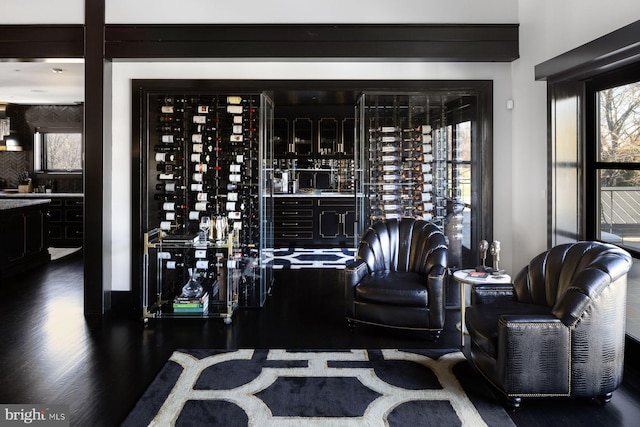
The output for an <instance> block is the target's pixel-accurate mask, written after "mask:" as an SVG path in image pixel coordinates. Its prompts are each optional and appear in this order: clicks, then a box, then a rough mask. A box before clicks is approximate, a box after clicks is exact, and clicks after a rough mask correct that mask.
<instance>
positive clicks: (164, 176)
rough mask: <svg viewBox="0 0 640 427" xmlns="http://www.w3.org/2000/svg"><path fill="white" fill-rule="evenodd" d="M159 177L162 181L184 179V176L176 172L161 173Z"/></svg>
mask: <svg viewBox="0 0 640 427" xmlns="http://www.w3.org/2000/svg"><path fill="white" fill-rule="evenodd" d="M158 179H159V180H160V181H178V180H181V179H182V176H181V175H177V174H174V173H160V174H158Z"/></svg>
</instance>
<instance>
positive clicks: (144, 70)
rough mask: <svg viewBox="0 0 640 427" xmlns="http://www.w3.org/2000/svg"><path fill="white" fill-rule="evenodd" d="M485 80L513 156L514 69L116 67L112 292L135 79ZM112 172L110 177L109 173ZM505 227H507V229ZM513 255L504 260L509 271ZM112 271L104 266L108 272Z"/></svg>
mask: <svg viewBox="0 0 640 427" xmlns="http://www.w3.org/2000/svg"><path fill="white" fill-rule="evenodd" d="M154 78H157V79H159V78H162V79H165V78H168V79H170V78H174V79H177V78H185V79H264V80H269V79H292V80H295V79H319V80H323V79H344V80H349V79H373V80H390V79H443V80H444V79H460V80H468V79H481V80H494V98H495V107H494V118H495V123H497V124H500V125H499V126H496V127H495V128H494V144H495V147H496V150H497V151H499V152H501V153H510V152H511V149H510V142H511V141H510V137H511V125H510V123H511V118H510V114H509V111H508V110H507V109H506V108H505V103H506V100H507V99H509V98H510V97H511V78H510V64H503V63H490V64H465V63H446V64H445V63H416V62H412V63H390V62H384V63H366V62H355V63H348V62H326V63H323V62H259V63H248V62H207V63H202V62H196V63H188V62H185V63H177V62H168V63H139V62H138V63H114V64H113V79H112V83H113V110H112V116H113V117H112V119H113V124H112V134H113V143H112V150H111V154H112V158H111V164H112V165H113V166H112V170H111V171H106V174H107V175H111V178H112V182H111V186H112V188H113V189H116V190H115V191H114V192H113V194H112V195H111V196H110V198H109V200H108V201H107V200H106V201H105V205H109V206H110V208H109V207H107V212H110V213H111V215H112V217H111V221H112V223H113V229H112V234H111V235H110V236H105V240H108V241H110V242H111V245H112V253H111V258H112V264H111V266H110V267H111V274H112V282H111V284H112V288H113V290H129V289H131V283H130V277H129V272H130V271H131V265H130V257H131V249H130V242H131V223H130V217H131V215H130V212H131V203H130V201H131V193H130V188H131V169H130V164H131V161H130V159H131V79H154ZM109 172H110V173H109ZM495 181H496V185H497V187H498V188H502V187H504V186H505V185H506V186H507V187H509V183H510V168H498V169H497V170H496V176H495ZM510 197H511V194H510V191H506V190H505V191H496V204H497V205H498V206H510V205H511V201H510ZM509 219H510V215H509V213H508V212H507V211H504V210H503V211H499V212H496V223H500V224H501V226H505V227H504V228H505V230H504V233H505V235H506V233H508V230H509V227H508V222H509ZM503 223H506V224H503ZM509 261H510V256H504V257H503V264H502V265H503V266H505V267H507V268H508V266H509ZM106 269H109V266H105V270H106Z"/></svg>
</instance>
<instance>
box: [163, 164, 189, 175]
mask: <svg viewBox="0 0 640 427" xmlns="http://www.w3.org/2000/svg"><path fill="white" fill-rule="evenodd" d="M183 169H184V166H182V165H174V164H173V163H158V164H157V165H156V170H158V171H161V172H164V173H173V172H178V171H181V170H183Z"/></svg>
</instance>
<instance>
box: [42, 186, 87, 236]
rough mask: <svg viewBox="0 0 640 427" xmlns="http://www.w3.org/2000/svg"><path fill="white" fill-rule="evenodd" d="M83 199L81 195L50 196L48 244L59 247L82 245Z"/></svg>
mask: <svg viewBox="0 0 640 427" xmlns="http://www.w3.org/2000/svg"><path fill="white" fill-rule="evenodd" d="M83 209H84V201H83V199H82V198H81V197H70V198H62V197H60V198H52V199H51V204H50V205H49V213H48V219H49V245H50V246H53V247H59V248H75V247H80V246H82V239H83V237H84V232H83V219H84V213H83Z"/></svg>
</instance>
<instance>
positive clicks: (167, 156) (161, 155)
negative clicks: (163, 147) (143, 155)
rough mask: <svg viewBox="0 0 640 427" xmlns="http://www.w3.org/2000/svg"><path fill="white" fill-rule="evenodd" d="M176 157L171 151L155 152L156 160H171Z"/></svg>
mask: <svg viewBox="0 0 640 427" xmlns="http://www.w3.org/2000/svg"><path fill="white" fill-rule="evenodd" d="M175 159H176V155H175V154H171V153H166V152H165V153H156V162H173V161H174V160H175Z"/></svg>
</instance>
